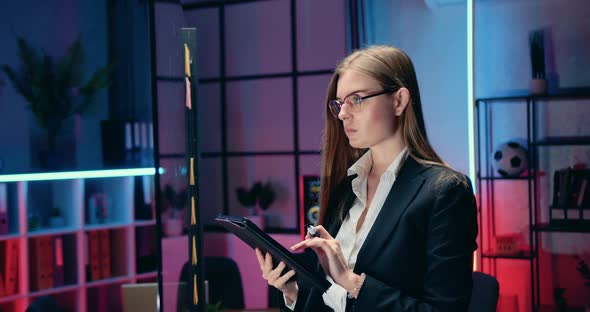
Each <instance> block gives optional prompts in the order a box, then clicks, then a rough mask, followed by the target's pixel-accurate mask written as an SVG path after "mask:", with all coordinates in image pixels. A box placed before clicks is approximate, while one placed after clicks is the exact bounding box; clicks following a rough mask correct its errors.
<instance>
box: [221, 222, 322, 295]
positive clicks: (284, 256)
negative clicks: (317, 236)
mask: <svg viewBox="0 0 590 312" xmlns="http://www.w3.org/2000/svg"><path fill="white" fill-rule="evenodd" d="M215 222H216V223H217V224H219V225H221V226H223V227H224V228H225V229H227V230H228V231H229V232H231V233H233V234H234V235H236V236H237V237H238V238H239V239H241V240H242V241H244V242H245V243H246V244H248V245H249V246H250V247H252V248H260V249H261V250H262V251H264V252H269V253H270V254H271V256H272V257H273V262H274V263H275V265H276V263H278V262H279V261H283V262H284V263H285V264H286V265H287V268H290V269H293V270H295V279H296V280H297V281H298V282H301V283H303V284H305V285H310V286H313V287H316V288H318V289H320V290H321V291H323V292H325V291H326V290H328V288H329V287H330V286H331V285H332V284H331V283H330V282H328V280H326V278H325V277H323V276H321V275H320V274H319V273H317V272H315V271H314V270H313V269H311V268H309V267H308V266H307V265H305V263H301V262H300V261H299V260H298V259H297V257H295V255H294V254H293V253H291V252H290V251H289V250H287V249H286V248H285V247H283V246H282V245H281V244H279V243H278V242H277V241H276V240H274V239H273V238H272V237H270V236H269V235H268V234H266V233H265V232H264V231H262V230H261V229H260V228H259V227H258V226H256V224H254V223H253V222H252V221H250V220H248V218H245V217H234V216H226V215H219V216H217V217H216V218H215Z"/></svg>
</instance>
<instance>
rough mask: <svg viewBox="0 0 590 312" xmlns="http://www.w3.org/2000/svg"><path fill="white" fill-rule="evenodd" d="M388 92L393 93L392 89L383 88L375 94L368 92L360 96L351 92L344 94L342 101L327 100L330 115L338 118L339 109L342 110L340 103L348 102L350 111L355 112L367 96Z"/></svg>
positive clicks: (359, 108)
mask: <svg viewBox="0 0 590 312" xmlns="http://www.w3.org/2000/svg"><path fill="white" fill-rule="evenodd" d="M389 93H393V90H391V89H385V90H383V91H380V92H377V93H375V94H369V95H366V96H360V95H358V94H356V93H353V94H349V95H348V96H346V97H345V98H344V100H342V101H339V100H331V101H329V102H328V106H329V107H330V111H331V112H332V115H334V117H336V118H338V114H340V111H341V110H342V105H344V104H348V109H349V110H350V112H353V113H357V112H359V111H361V104H362V103H363V101H364V100H366V99H368V98H372V97H374V96H379V95H383V94H389Z"/></svg>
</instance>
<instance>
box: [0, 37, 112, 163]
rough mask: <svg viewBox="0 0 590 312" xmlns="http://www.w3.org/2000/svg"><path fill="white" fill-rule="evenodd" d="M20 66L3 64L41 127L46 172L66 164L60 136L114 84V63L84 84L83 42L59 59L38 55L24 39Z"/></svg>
mask: <svg viewBox="0 0 590 312" xmlns="http://www.w3.org/2000/svg"><path fill="white" fill-rule="evenodd" d="M17 42H18V54H19V57H20V65H19V67H18V68H13V67H10V66H8V65H2V66H1V69H2V71H3V72H4V73H5V74H6V77H7V78H8V80H9V81H10V82H11V83H12V85H13V86H14V88H15V89H16V91H17V92H18V93H19V94H20V95H22V96H23V97H24V98H25V100H26V102H27V108H28V109H29V110H30V111H31V113H32V115H33V117H34V119H35V120H36V122H37V124H38V126H39V128H40V129H41V130H42V132H43V133H44V136H45V140H44V141H45V145H46V146H45V147H42V148H41V150H40V153H39V162H40V164H41V166H42V167H43V168H45V169H58V168H59V167H61V166H62V165H63V164H62V163H61V162H62V157H61V156H60V155H62V153H64V152H67V151H62V152H58V147H59V146H58V145H59V144H58V142H57V140H56V139H57V138H58V135H60V134H61V132H62V131H63V130H64V123H65V122H66V121H68V120H71V119H73V117H75V116H82V115H84V114H86V113H88V112H90V111H91V109H92V104H93V103H94V102H95V101H94V99H95V98H96V95H97V94H98V92H99V91H100V90H101V89H103V88H105V87H107V86H108V85H109V84H110V81H111V73H112V71H113V66H112V64H109V65H107V66H105V67H102V68H100V69H98V70H97V71H96V72H94V73H92V74H91V75H90V79H89V80H88V81H84V76H85V75H84V70H83V68H84V54H83V51H82V45H81V43H80V39H77V40H76V41H74V43H72V45H71V46H70V47H69V48H68V50H67V52H66V54H65V55H64V56H63V57H62V58H61V59H59V60H54V59H53V58H52V57H51V56H49V55H48V54H47V53H45V52H43V51H41V52H38V51H36V50H35V49H34V48H32V47H31V46H30V45H29V44H28V43H27V42H26V41H25V40H24V39H23V38H21V37H18V39H17Z"/></svg>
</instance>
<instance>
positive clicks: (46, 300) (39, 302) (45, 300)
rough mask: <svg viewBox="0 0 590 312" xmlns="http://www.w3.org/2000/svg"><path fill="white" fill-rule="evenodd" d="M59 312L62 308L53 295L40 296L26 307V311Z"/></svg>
mask: <svg viewBox="0 0 590 312" xmlns="http://www.w3.org/2000/svg"><path fill="white" fill-rule="evenodd" d="M42 311H44V312H61V311H62V309H61V308H60V306H59V304H58V303H57V300H56V299H55V297H53V296H49V295H47V296H41V297H39V298H37V299H35V300H33V302H31V304H30V305H29V306H28V307H27V310H26V312H42Z"/></svg>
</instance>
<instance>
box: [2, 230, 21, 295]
mask: <svg viewBox="0 0 590 312" xmlns="http://www.w3.org/2000/svg"><path fill="white" fill-rule="evenodd" d="M17 281H18V241H16V240H7V241H4V242H0V296H10V295H14V294H16V293H17V291H18V288H17V287H18V285H17Z"/></svg>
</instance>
